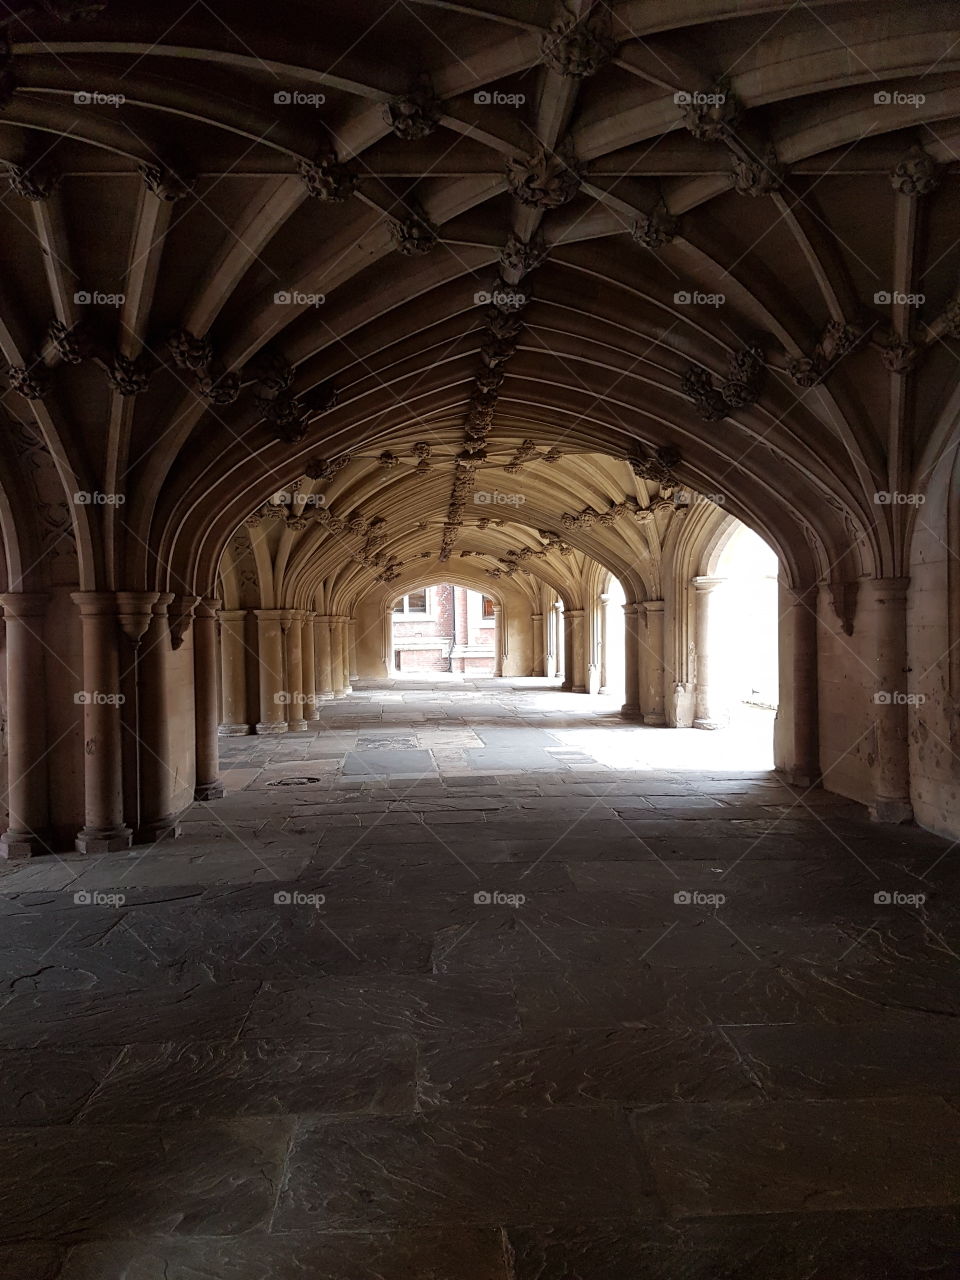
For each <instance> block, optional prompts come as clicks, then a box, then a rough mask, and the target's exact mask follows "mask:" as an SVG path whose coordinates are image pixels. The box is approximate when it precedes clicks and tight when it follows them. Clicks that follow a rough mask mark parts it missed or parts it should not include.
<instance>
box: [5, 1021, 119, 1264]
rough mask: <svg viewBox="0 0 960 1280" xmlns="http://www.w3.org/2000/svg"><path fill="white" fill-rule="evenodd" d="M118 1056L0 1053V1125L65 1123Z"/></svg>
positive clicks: (103, 1052)
mask: <svg viewBox="0 0 960 1280" xmlns="http://www.w3.org/2000/svg"><path fill="white" fill-rule="evenodd" d="M2 1017H3V1013H2V1012H0V1019H2ZM120 1053H121V1050H119V1049H116V1048H106V1049H86V1048H80V1049H59V1048H50V1047H44V1048H43V1049H2V1050H0V1080H2V1081H3V1087H2V1089H0V1127H10V1126H13V1127H18V1128H22V1127H23V1126H25V1125H45V1124H66V1123H68V1122H69V1121H71V1120H72V1119H73V1118H74V1117H75V1116H76V1115H77V1114H78V1113H79V1111H80V1110H81V1108H82V1107H83V1105H84V1103H85V1102H86V1101H87V1100H88V1099H89V1098H90V1097H91V1095H92V1094H93V1093H94V1092H95V1091H96V1090H97V1089H98V1088H99V1086H100V1085H101V1083H102V1082H103V1080H104V1078H105V1077H106V1076H107V1075H109V1073H110V1069H111V1066H112V1064H113V1063H115V1062H116V1061H117V1059H118V1057H119V1056H120ZM0 1274H2V1272H0Z"/></svg>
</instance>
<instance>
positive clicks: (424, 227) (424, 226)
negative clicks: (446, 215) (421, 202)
mask: <svg viewBox="0 0 960 1280" xmlns="http://www.w3.org/2000/svg"><path fill="white" fill-rule="evenodd" d="M390 235H391V236H392V237H393V242H394V244H395V245H396V247H397V252H398V253H402V254H403V255H404V256H405V257H408V258H409V257H415V256H417V255H419V254H424V253H429V252H430V250H431V249H433V248H434V246H435V245H436V244H437V242H438V241H439V239H440V233H439V231H438V230H437V228H436V227H435V226H434V225H433V223H432V222H431V221H430V219H429V218H428V217H427V215H426V214H425V213H424V212H423V211H422V210H421V209H417V208H410V211H409V213H408V214H407V216H406V217H403V218H391V219H390Z"/></svg>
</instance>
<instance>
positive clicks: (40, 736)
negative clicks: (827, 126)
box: [0, 591, 52, 858]
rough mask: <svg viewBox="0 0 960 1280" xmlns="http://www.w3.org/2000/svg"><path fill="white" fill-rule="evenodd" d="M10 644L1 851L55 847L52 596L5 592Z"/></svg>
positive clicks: (25, 853) (26, 854) (0, 600)
mask: <svg viewBox="0 0 960 1280" xmlns="http://www.w3.org/2000/svg"><path fill="white" fill-rule="evenodd" d="M0 605H3V617H4V622H5V623H6V633H7V641H6V649H7V752H8V755H7V779H8V781H7V805H8V807H9V810H10V822H9V826H8V828H7V830H6V831H5V832H4V833H3V836H2V837H0V857H3V858H30V857H32V856H33V855H34V854H37V853H51V852H52V849H51V848H50V844H49V842H48V839H47V823H48V820H49V793H48V789H47V758H46V741H45V738H46V734H45V729H46V714H45V699H44V676H43V654H44V644H43V642H42V640H41V636H42V634H43V617H44V613H45V611H46V607H47V597H46V596H44V595H38V594H34V593H28V592H22V591H10V592H8V593H6V594H5V595H0Z"/></svg>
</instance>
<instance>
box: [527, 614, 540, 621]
mask: <svg viewBox="0 0 960 1280" xmlns="http://www.w3.org/2000/svg"><path fill="white" fill-rule="evenodd" d="M530 620H531V621H532V622H542V621H543V614H542V613H531V615H530Z"/></svg>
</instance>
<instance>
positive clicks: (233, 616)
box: [220, 609, 250, 622]
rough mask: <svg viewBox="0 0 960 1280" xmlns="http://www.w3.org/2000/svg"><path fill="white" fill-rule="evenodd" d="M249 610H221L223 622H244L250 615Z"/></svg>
mask: <svg viewBox="0 0 960 1280" xmlns="http://www.w3.org/2000/svg"><path fill="white" fill-rule="evenodd" d="M249 612H250V611H249V609H221V610H220V621H221V622H242V621H243V620H244V618H245V617H246V616H247V614H248V613H249Z"/></svg>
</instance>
